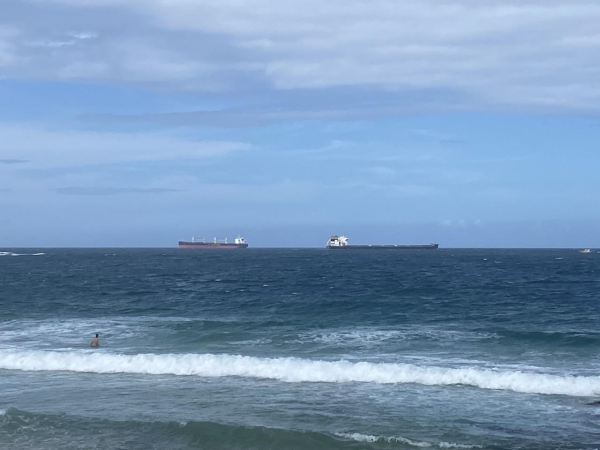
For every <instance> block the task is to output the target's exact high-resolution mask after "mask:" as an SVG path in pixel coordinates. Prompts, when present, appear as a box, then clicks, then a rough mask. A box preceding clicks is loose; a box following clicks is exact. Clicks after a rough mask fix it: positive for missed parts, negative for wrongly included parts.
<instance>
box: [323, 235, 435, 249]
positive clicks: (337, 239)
mask: <svg viewBox="0 0 600 450" xmlns="http://www.w3.org/2000/svg"><path fill="white" fill-rule="evenodd" d="M438 247H439V244H434V243H433V242H432V243H431V244H417V245H350V244H348V238H347V237H346V236H337V235H333V236H331V237H330V238H329V240H328V241H327V245H326V248H329V249H336V250H337V249H340V250H435V249H436V248H438Z"/></svg>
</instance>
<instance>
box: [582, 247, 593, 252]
mask: <svg viewBox="0 0 600 450" xmlns="http://www.w3.org/2000/svg"><path fill="white" fill-rule="evenodd" d="M579 253H592V250H590V249H589V248H584V249H583V250H579Z"/></svg>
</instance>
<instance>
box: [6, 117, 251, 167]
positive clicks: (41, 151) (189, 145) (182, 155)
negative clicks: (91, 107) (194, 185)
mask: <svg viewBox="0 0 600 450" xmlns="http://www.w3.org/2000/svg"><path fill="white" fill-rule="evenodd" d="M0 142H2V148H1V149H0V157H1V158H2V159H1V160H0V162H2V161H5V162H6V161H9V163H10V162H12V163H15V162H24V161H25V160H27V161H29V163H28V164H27V167H28V168H29V167H31V168H52V167H77V166H85V165H99V164H113V163H123V162H131V161H160V160H170V159H178V160H188V159H192V160H194V159H203V158H211V157H219V156H224V155H227V154H229V153H231V152H238V151H244V150H248V149H250V147H251V146H250V145H249V144H246V143H243V142H228V141H201V140H190V139H186V138H183V137H179V136H177V135H175V134H169V133H161V132H147V133H141V132H135V133H115V132H93V131H76V130H52V129H48V128H47V127H42V126H34V125H27V124H2V123H0Z"/></svg>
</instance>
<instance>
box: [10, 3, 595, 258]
mask: <svg viewBox="0 0 600 450" xmlns="http://www.w3.org/2000/svg"><path fill="white" fill-rule="evenodd" d="M598 23H600V5H598V4H597V3H596V2H591V1H578V0H571V1H566V0H564V1H563V0H546V1H537V0H522V1H519V2H513V3H511V2H506V1H495V0H490V1H486V2H479V1H473V0H456V1H454V2H452V3H448V2H440V1H431V0H422V1H400V0H398V1H389V0H372V1H358V0H344V1H342V0H330V1H329V2H322V1H316V0H305V1H293V2H280V1H275V0H250V1H239V0H219V1H217V0H197V1H194V0H170V1H164V0H143V1H142V0H119V1H117V0H45V1H41V0H3V1H2V2H1V4H0V246H5V247H11V246H173V245H175V244H176V242H177V240H178V239H180V238H182V237H191V236H192V235H194V236H196V237H202V236H206V237H212V236H215V235H216V236H219V237H225V236H229V237H230V238H232V237H234V235H237V234H238V233H241V234H243V235H245V236H246V238H247V239H248V240H249V242H250V244H251V245H253V246H322V245H324V242H325V241H326V240H327V237H328V236H329V235H330V234H332V233H346V234H347V235H349V236H350V238H351V242H354V243H361V242H362V243H366V242H372V243H427V242H430V241H436V242H439V243H440V244H441V246H445V247H589V246H595V247H600V233H598V230H600V208H599V206H598V204H599V202H598V200H597V198H596V197H597V196H598V193H599V192H600V177H599V176H598V171H599V169H600V153H599V152H598V142H600V121H599V120H598V112H599V111H600V81H599V80H600V52H599V50H600V32H599V31H598V27H597V24H598Z"/></svg>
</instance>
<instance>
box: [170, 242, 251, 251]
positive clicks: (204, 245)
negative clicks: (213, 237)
mask: <svg viewBox="0 0 600 450" xmlns="http://www.w3.org/2000/svg"><path fill="white" fill-rule="evenodd" d="M179 248H191V249H194V250H236V249H242V248H248V244H226V243H224V242H185V241H179Z"/></svg>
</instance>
